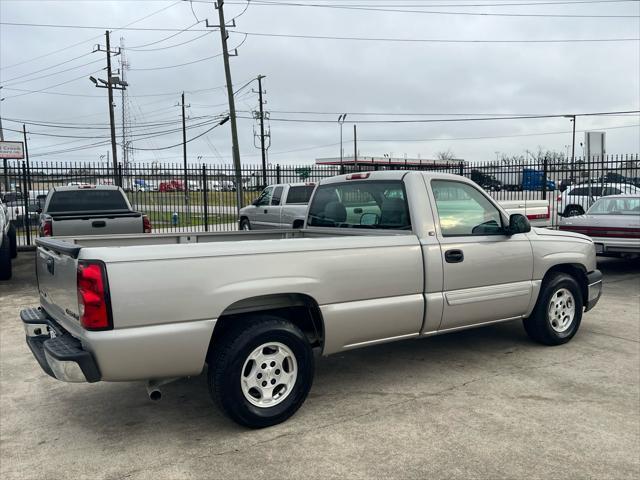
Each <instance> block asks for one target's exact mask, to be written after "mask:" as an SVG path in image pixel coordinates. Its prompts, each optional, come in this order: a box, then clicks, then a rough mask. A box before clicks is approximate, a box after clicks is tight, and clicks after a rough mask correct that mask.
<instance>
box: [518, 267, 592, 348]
mask: <svg viewBox="0 0 640 480" xmlns="http://www.w3.org/2000/svg"><path fill="white" fill-rule="evenodd" d="M582 308H583V299H582V292H581V289H580V285H579V284H578V282H577V281H576V279H575V278H574V277H572V276H570V275H567V274H566V273H554V274H552V275H551V276H550V277H549V278H547V279H546V280H545V282H544V284H543V285H542V289H541V291H540V295H539V296H538V302H537V303H536V306H535V308H534V309H533V312H532V313H531V316H530V317H528V318H525V319H524V328H525V330H526V331H527V334H528V335H529V337H531V338H532V339H533V340H535V341H537V342H540V343H542V344H544V345H561V344H563V343H567V342H568V341H569V340H571V339H572V338H573V336H574V335H575V334H576V332H577V331H578V328H580V321H581V320H582Z"/></svg>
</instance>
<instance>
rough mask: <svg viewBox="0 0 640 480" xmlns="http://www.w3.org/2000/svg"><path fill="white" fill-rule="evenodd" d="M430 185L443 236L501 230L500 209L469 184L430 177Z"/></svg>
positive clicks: (497, 233) (502, 231) (483, 233)
mask: <svg viewBox="0 0 640 480" xmlns="http://www.w3.org/2000/svg"><path fill="white" fill-rule="evenodd" d="M431 188H432V189H433V195H434V196H435V199H436V208H437V210H438V217H439V220H440V230H441V231H442V235H443V236H445V237H456V236H468V235H503V234H504V229H503V225H502V216H501V215H500V211H499V210H498V209H497V208H496V207H495V206H494V205H493V204H492V203H491V202H490V201H489V200H488V199H487V198H486V197H485V196H484V195H483V194H482V193H480V191H479V190H478V189H476V188H475V187H473V186H472V185H469V184H468V183H463V182H456V181H450V180H433V181H432V182H431Z"/></svg>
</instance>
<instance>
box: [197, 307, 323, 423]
mask: <svg viewBox="0 0 640 480" xmlns="http://www.w3.org/2000/svg"><path fill="white" fill-rule="evenodd" d="M238 322H241V323H239V325H238V326H237V327H234V328H231V329H230V330H228V331H227V332H226V333H225V334H224V335H223V336H222V337H221V338H220V339H217V338H216V339H214V348H213V351H212V354H211V356H210V358H209V372H208V379H209V391H210V393H211V396H212V397H213V399H214V400H215V402H216V403H217V404H218V405H219V406H220V407H221V408H222V410H223V411H224V413H225V414H226V415H227V416H229V417H230V418H231V419H232V420H234V421H235V422H237V423H239V424H241V425H245V426H247V427H251V428H262V427H268V426H271V425H275V424H278V423H281V422H283V421H285V420H286V419H288V418H289V417H290V416H291V415H293V414H294V413H295V412H296V411H297V410H298V409H299V408H300V406H301V405H302V403H303V402H304V401H305V399H306V398H307V394H308V393H309V390H310V388H311V384H312V382H313V372H314V359H313V352H312V350H311V346H310V345H309V342H308V341H307V339H306V337H305V335H304V333H302V331H301V330H300V329H299V328H298V327H296V326H295V325H293V324H291V323H290V322H287V321H286V320H282V319H280V318H278V317H274V316H271V315H254V316H251V317H249V318H247V319H246V321H242V320H238Z"/></svg>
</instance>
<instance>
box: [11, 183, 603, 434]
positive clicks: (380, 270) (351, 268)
mask: <svg viewBox="0 0 640 480" xmlns="http://www.w3.org/2000/svg"><path fill="white" fill-rule="evenodd" d="M37 243H38V250H37V275H38V283H39V291H40V306H39V307H35V308H30V309H27V310H24V311H22V312H21V318H22V321H23V322H24V326H25V330H26V334H27V343H28V344H29V346H30V347H31V350H32V351H33V353H34V355H35V357H36V359H37V360H38V362H39V363H40V365H41V367H42V368H43V369H44V370H45V372H47V373H48V374H49V375H51V376H53V377H55V378H57V379H59V380H63V381H67V382H97V381H100V380H103V381H129V380H144V381H147V382H148V383H147V388H148V392H149V395H150V397H151V398H159V396H160V390H159V386H160V385H161V384H162V383H163V382H166V381H169V380H170V379H174V378H178V377H185V376H192V375H199V374H200V373H202V372H203V370H204V368H205V365H208V369H207V375H208V382H209V386H210V391H211V394H212V396H213V398H214V399H215V400H216V401H217V403H218V404H219V405H220V406H221V408H222V409H223V411H224V412H225V413H226V414H227V415H229V416H230V417H231V418H232V419H233V420H235V421H237V422H239V423H240V424H243V425H247V426H250V427H264V426H268V425H273V424H276V423H279V422H282V421H284V420H285V419H287V418H288V417H290V416H291V415H292V414H293V413H294V412H295V411H296V410H297V409H298V408H299V407H300V406H301V405H302V403H303V402H304V400H305V398H306V396H307V394H308V392H309V389H310V388H311V383H312V381H313V375H314V362H315V360H314V359H315V358H316V356H318V355H330V354H333V353H337V352H342V351H344V350H348V349H354V348H359V347H365V346H371V345H377V344H380V343H384V342H391V341H396V340H405V339H411V338H420V337H430V336H433V335H439V334H442V333H447V332H455V331H458V330H462V329H466V328H472V327H479V326H483V325H487V324H492V323H496V322H505V321H510V320H518V319H519V320H523V323H524V328H525V330H526V331H527V333H528V334H529V336H530V337H531V338H532V339H534V340H536V341H538V342H540V343H542V344H545V345H559V344H563V343H565V342H568V341H569V340H570V339H571V338H572V337H573V336H574V335H575V334H576V332H577V331H578V328H579V326H580V321H581V319H582V314H583V312H584V311H587V310H589V309H591V308H592V307H593V306H594V305H595V304H596V302H597V301H598V299H599V297H600V293H601V286H602V275H601V274H600V272H599V271H598V270H596V256H595V248H594V244H593V242H592V241H591V240H590V239H589V238H588V237H586V236H584V235H580V234H575V233H570V232H559V231H553V230H546V229H532V228H531V227H530V225H529V222H528V220H527V219H526V217H524V216H522V215H520V214H514V215H511V216H510V217H508V216H507V214H506V213H505V212H504V210H503V209H502V208H501V207H500V206H499V205H498V204H496V203H495V202H494V200H493V199H491V198H490V197H489V196H488V195H487V194H486V193H485V192H484V191H482V190H481V189H480V188H479V187H478V186H477V185H476V184H474V183H473V182H471V181H470V180H467V179H465V178H462V177H458V176H455V175H447V174H434V173H424V172H417V171H413V172H400V171H379V172H370V173H357V174H350V175H343V176H339V177H334V178H330V179H326V180H323V181H321V182H320V184H319V185H318V186H317V188H316V189H315V191H314V194H313V197H312V198H311V203H310V206H309V213H308V217H307V219H306V222H305V226H304V228H302V229H298V230H294V229H290V230H270V231H257V232H232V233H215V234H211V233H196V234H190V233H183V234H172V235H159V234H157V235H120V236H111V237H100V236H93V237H78V238H71V237H70V238H39V239H38V240H37Z"/></svg>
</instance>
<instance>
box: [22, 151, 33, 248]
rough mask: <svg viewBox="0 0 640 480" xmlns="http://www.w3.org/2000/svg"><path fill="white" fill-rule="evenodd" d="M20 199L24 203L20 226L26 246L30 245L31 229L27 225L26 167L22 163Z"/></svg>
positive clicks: (27, 190) (27, 194) (27, 193)
mask: <svg viewBox="0 0 640 480" xmlns="http://www.w3.org/2000/svg"><path fill="white" fill-rule="evenodd" d="M22 199H23V201H24V215H23V217H22V224H23V225H24V230H25V234H26V236H27V245H31V228H30V225H29V186H28V183H27V166H26V165H25V163H24V162H22Z"/></svg>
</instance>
